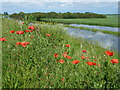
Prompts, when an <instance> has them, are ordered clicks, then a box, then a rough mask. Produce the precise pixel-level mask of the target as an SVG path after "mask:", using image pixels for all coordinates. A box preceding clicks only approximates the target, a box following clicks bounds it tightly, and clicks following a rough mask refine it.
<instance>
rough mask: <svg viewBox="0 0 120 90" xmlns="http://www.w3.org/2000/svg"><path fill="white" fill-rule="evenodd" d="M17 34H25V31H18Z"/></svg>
mask: <svg viewBox="0 0 120 90" xmlns="http://www.w3.org/2000/svg"><path fill="white" fill-rule="evenodd" d="M16 34H24V31H16Z"/></svg>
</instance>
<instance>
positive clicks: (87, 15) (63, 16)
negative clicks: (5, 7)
mask: <svg viewBox="0 0 120 90" xmlns="http://www.w3.org/2000/svg"><path fill="white" fill-rule="evenodd" d="M25 16H28V17H32V19H33V20H37V21H40V19H41V18H61V19H75V18H106V15H103V14H96V13H90V12H86V13H71V12H66V13H60V12H59V13H56V12H48V13H42V12H35V13H24V12H20V13H18V14H17V13H13V14H11V15H10V17H12V18H16V19H24V17H25Z"/></svg>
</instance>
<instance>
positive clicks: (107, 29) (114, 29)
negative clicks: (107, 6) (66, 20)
mask: <svg viewBox="0 0 120 90" xmlns="http://www.w3.org/2000/svg"><path fill="white" fill-rule="evenodd" d="M70 25H71V26H77V27H80V26H81V27H87V28H94V29H101V30H106V31H113V32H118V31H119V29H120V28H117V27H107V26H94V25H83V24H70Z"/></svg>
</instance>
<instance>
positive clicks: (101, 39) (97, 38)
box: [66, 27, 120, 52]
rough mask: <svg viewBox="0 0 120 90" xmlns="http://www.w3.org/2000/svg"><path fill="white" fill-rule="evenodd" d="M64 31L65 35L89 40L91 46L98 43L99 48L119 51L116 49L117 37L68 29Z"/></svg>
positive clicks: (118, 38) (119, 38) (119, 49)
mask: <svg viewBox="0 0 120 90" xmlns="http://www.w3.org/2000/svg"><path fill="white" fill-rule="evenodd" d="M66 29H67V33H69V34H70V35H73V36H76V37H81V38H84V39H87V40H91V41H92V43H93V44H95V43H98V45H99V46H101V47H103V48H106V49H108V50H114V51H117V52H118V51H120V48H119V47H118V43H119V42H118V41H119V40H120V37H118V36H114V35H111V34H104V33H101V32H92V31H87V30H80V29H75V28H68V27H67V28H66Z"/></svg>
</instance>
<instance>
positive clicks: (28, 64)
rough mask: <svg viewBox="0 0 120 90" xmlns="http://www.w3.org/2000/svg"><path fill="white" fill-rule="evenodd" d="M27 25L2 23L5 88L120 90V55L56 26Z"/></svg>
mask: <svg viewBox="0 0 120 90" xmlns="http://www.w3.org/2000/svg"><path fill="white" fill-rule="evenodd" d="M28 24H29V22H27V21H24V23H18V22H17V21H12V20H8V19H5V18H3V19H2V37H0V38H4V39H0V40H1V41H0V42H2V87H3V88H120V84H119V83H120V63H118V62H119V61H118V59H119V57H118V53H117V52H114V51H109V50H107V49H104V48H101V47H99V46H97V45H92V44H90V43H88V42H89V41H86V40H84V39H81V38H76V37H72V36H70V35H68V34H67V33H66V31H65V29H64V27H63V26H60V25H57V24H56V25H54V26H53V24H52V23H45V22H39V23H37V24H35V25H34V26H31V27H30V26H29V25H28ZM28 26H29V27H28ZM16 31H17V32H16Z"/></svg>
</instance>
